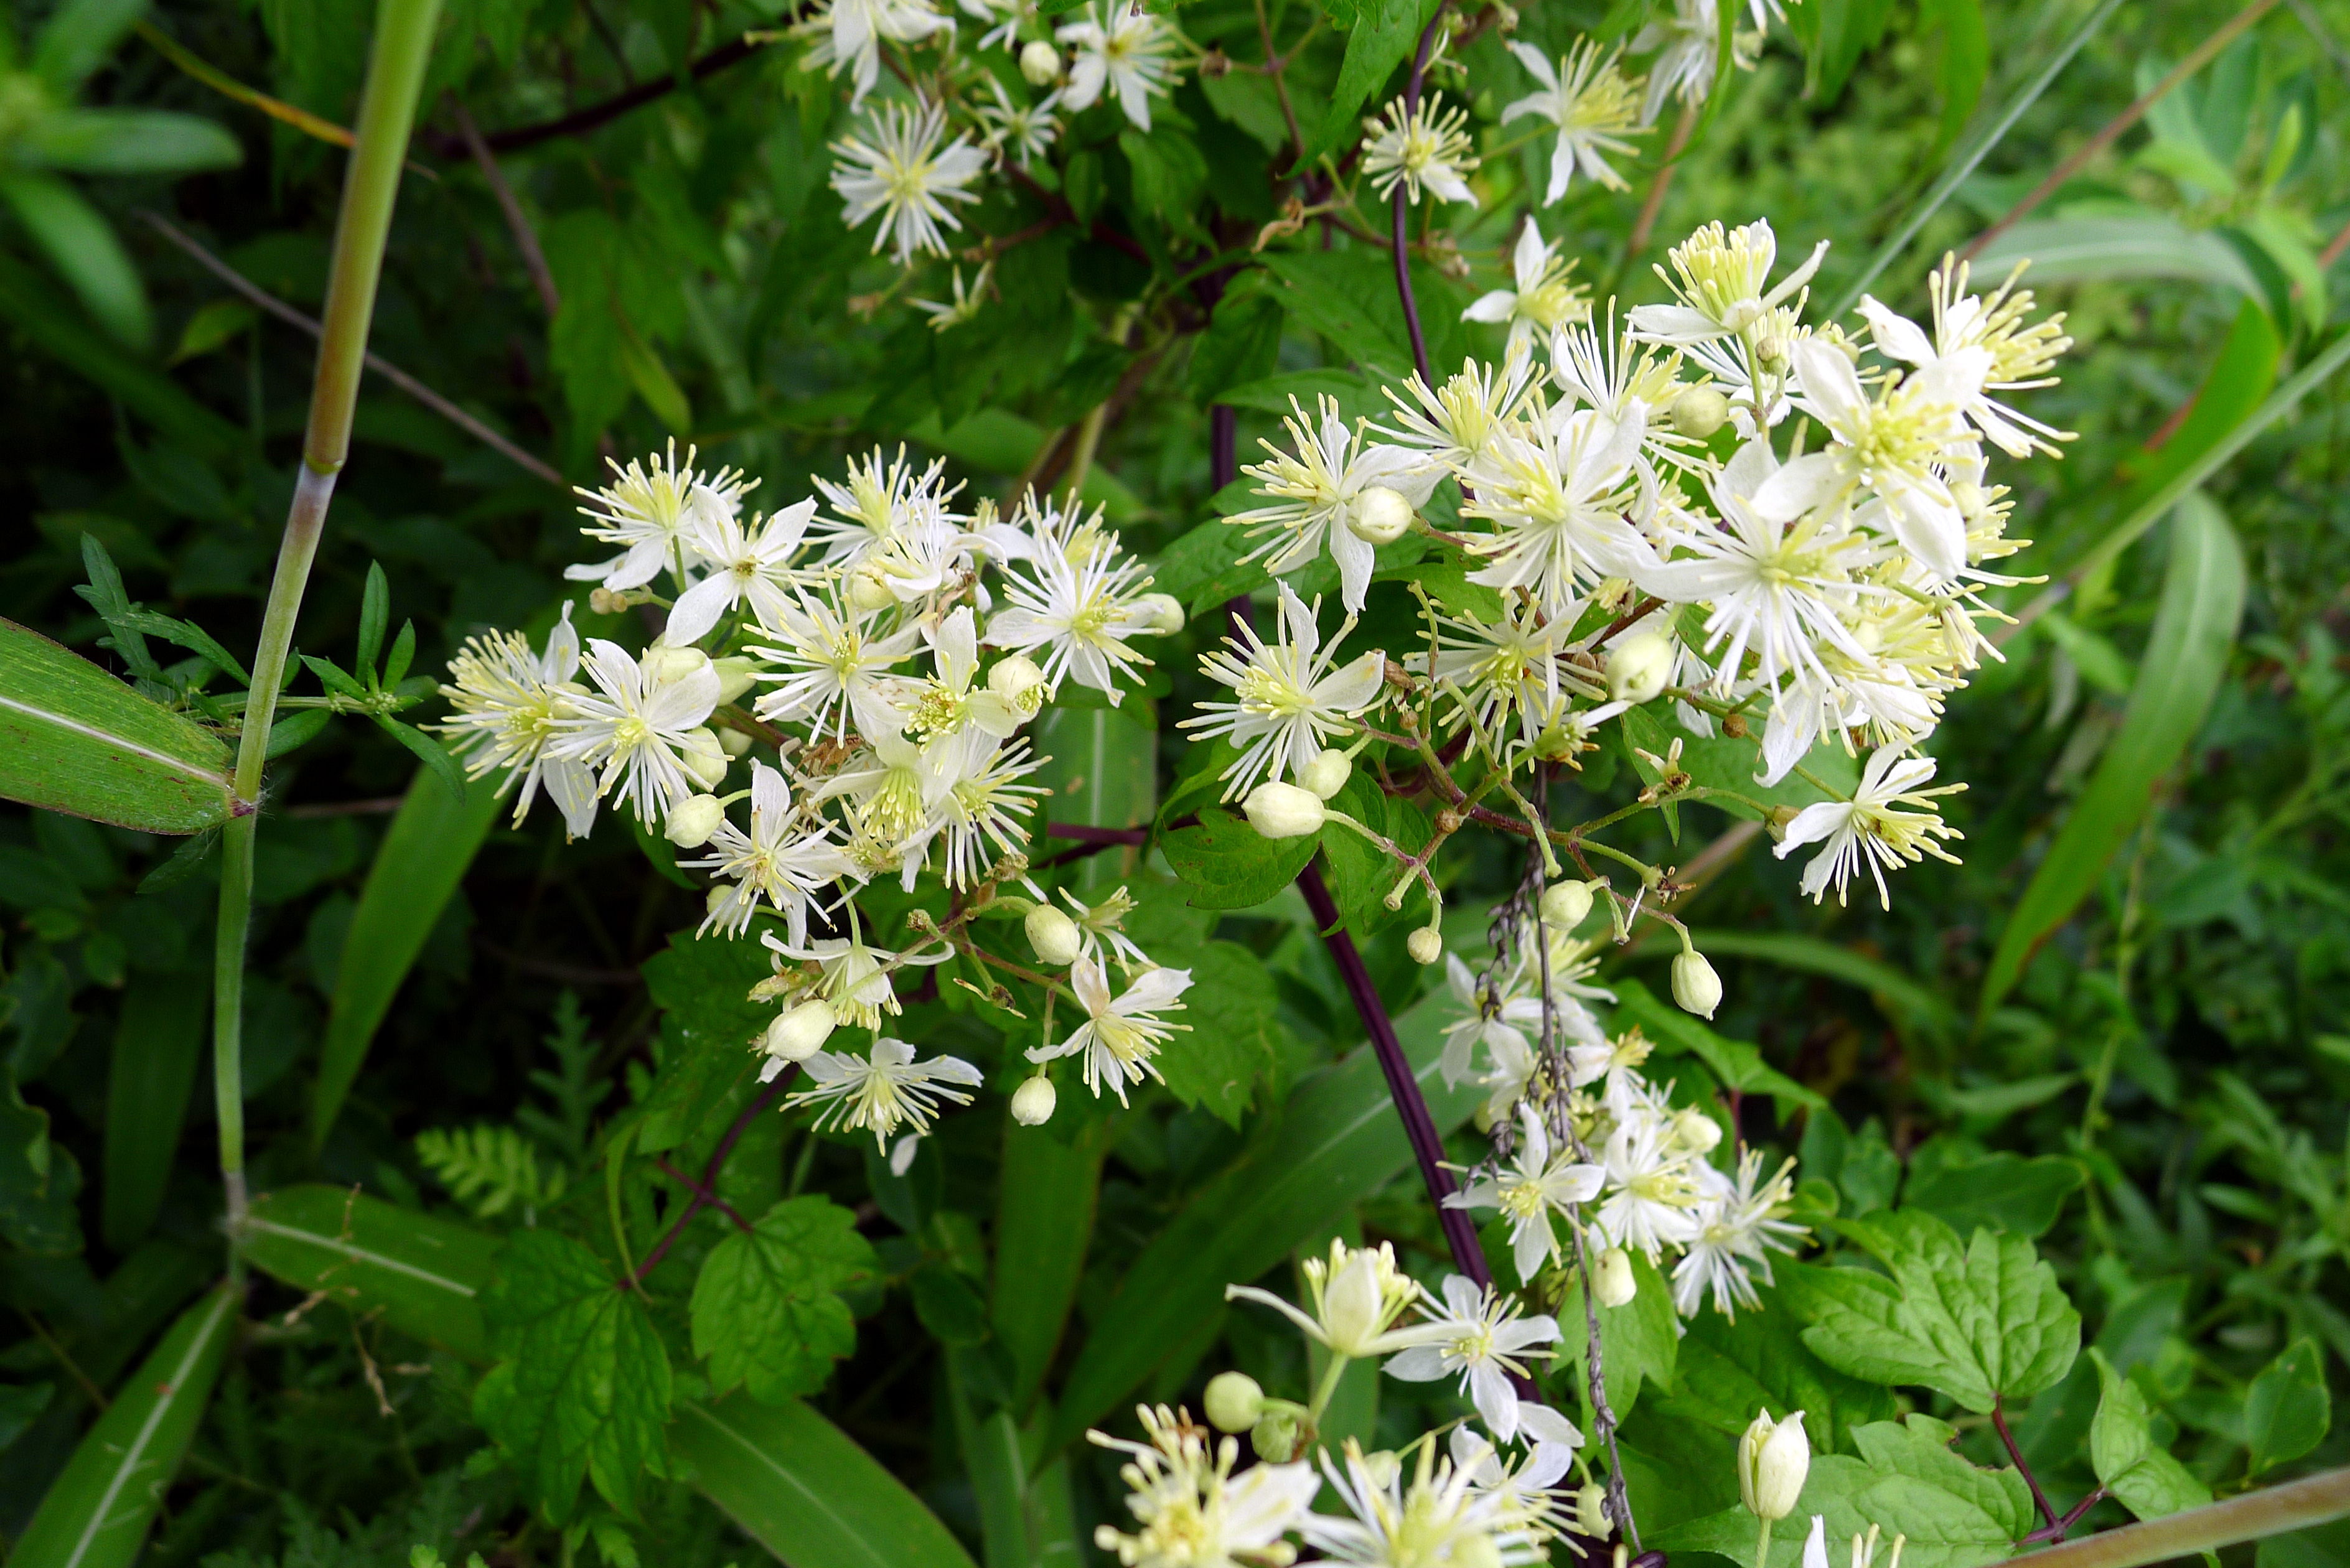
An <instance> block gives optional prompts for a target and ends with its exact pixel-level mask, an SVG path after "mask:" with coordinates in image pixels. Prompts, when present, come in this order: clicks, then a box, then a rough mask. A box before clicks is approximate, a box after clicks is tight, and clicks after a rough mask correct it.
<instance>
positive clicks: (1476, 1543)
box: [1444, 1532, 1502, 1568]
mask: <svg viewBox="0 0 2350 1568" xmlns="http://www.w3.org/2000/svg"><path fill="white" fill-rule="evenodd" d="M1444 1561H1445V1562H1446V1563H1450V1564H1451V1568H1502V1549H1501V1548H1500V1547H1498V1546H1496V1545H1494V1544H1493V1538H1492V1536H1490V1535H1486V1534H1483V1533H1482V1532H1481V1533H1479V1534H1475V1535H1456V1536H1454V1537H1453V1538H1452V1552H1451V1555H1450V1556H1448V1557H1446V1558H1445V1560H1444Z"/></svg>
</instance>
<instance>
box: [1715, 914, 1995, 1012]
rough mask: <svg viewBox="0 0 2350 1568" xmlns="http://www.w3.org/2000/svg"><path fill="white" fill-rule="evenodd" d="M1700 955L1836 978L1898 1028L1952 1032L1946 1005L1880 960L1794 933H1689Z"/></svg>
mask: <svg viewBox="0 0 2350 1568" xmlns="http://www.w3.org/2000/svg"><path fill="white" fill-rule="evenodd" d="M1690 940H1692V941H1694V942H1695V943H1697V946H1698V950H1699V951H1700V952H1703V953H1709V954H1718V955H1727V956H1728V957H1731V958H1752V959H1761V960H1762V961H1763V962H1765V963H1774V964H1777V965H1779V966H1780V967H1781V968H1783V969H1792V970H1797V971H1802V972H1803V973H1805V974H1816V975H1820V976H1823V977H1825V978H1826V979H1829V980H1835V981H1843V982H1844V983H1845V984H1846V985H1849V986H1852V987H1854V988H1855V989H1856V990H1859V991H1865V992H1867V993H1868V994H1869V997H1870V999H1871V1000H1872V1001H1874V1002H1876V1003H1877V1005H1878V1006H1879V1007H1880V1008H1882V1009H1884V1011H1885V1012H1886V1014H1887V1016H1888V1017H1890V1018H1891V1019H1893V1020H1894V1022H1896V1023H1899V1024H1900V1025H1902V1026H1903V1027H1904V1028H1907V1029H1915V1030H1918V1031H1919V1032H1921V1033H1926V1034H1929V1035H1932V1036H1934V1037H1935V1038H1938V1039H1948V1038H1950V1036H1951V1035H1953V1034H1954V1033H1957V1031H1958V1028H1959V1023H1960V1020H1959V1017H1958V1014H1957V1013H1956V1012H1954V1011H1953V1010H1952V1008H1951V1007H1950V1003H1948V1002H1944V1001H1943V1000H1942V999H1941V998H1940V997H1939V996H1937V995H1935V994H1934V992H1931V991H1929V990H1928V989H1927V988H1926V987H1925V986H1923V985H1920V984H1918V982H1917V981H1914V980H1912V979H1910V978H1909V977H1908V975H1906V974H1904V973H1902V972H1901V971H1899V970H1898V969H1896V968H1894V967H1893V966H1892V965H1891V964H1889V963H1887V962H1885V961H1883V960H1882V959H1874V958H1870V957H1868V956H1866V954H1863V953H1858V952H1855V951H1853V950H1851V949H1850V948H1845V947H1838V946H1837V945H1836V944H1835V943H1834V942H1830V941H1827V940H1824V939H1822V938H1819V937H1814V936H1806V935H1804V934H1803V933H1802V932H1799V931H1724V930H1712V929H1708V930H1700V931H1691V932H1690Z"/></svg>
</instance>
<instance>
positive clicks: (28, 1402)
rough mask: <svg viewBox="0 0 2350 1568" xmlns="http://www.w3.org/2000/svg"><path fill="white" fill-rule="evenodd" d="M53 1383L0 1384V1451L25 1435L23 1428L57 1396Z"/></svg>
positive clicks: (28, 1425)
mask: <svg viewBox="0 0 2350 1568" xmlns="http://www.w3.org/2000/svg"><path fill="white" fill-rule="evenodd" d="M55 1397H57V1385H56V1384H54V1383H8V1384H0V1453H5V1452H6V1451H7V1448H8V1445H9V1444H11V1443H13V1442H15V1441H16V1439H17V1438H21V1437H23V1436H24V1435H25V1429H26V1428H27V1427H30V1426H31V1425H32V1424H33V1423H34V1422H35V1421H36V1420H38V1419H40V1417H41V1413H42V1412H43V1411H45V1410H47V1408H48V1407H49V1401H50V1400H51V1399H53V1398H55Z"/></svg>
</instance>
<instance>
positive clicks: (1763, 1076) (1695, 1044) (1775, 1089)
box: [1610, 980, 1827, 1120]
mask: <svg viewBox="0 0 2350 1568" xmlns="http://www.w3.org/2000/svg"><path fill="white" fill-rule="evenodd" d="M1610 983H1611V985H1612V986H1613V988H1614V990H1615V992H1616V1014H1617V1023H1619V1024H1624V1023H1637V1024H1638V1025H1639V1026H1640V1028H1641V1029H1642V1030H1644V1031H1645V1032H1646V1033H1647V1034H1648V1038H1649V1039H1651V1040H1653V1041H1655V1042H1656V1044H1657V1048H1658V1049H1659V1051H1663V1052H1668V1053H1669V1052H1675V1051H1686V1052H1688V1053H1689V1054H1690V1055H1692V1056H1695V1057H1696V1058H1697V1059H1698V1060H1699V1061H1700V1062H1702V1063H1704V1064H1706V1067H1707V1068H1708V1069H1709V1070H1710V1071H1711V1073H1712V1074H1713V1075H1714V1077H1715V1078H1716V1079H1717V1080H1719V1081H1720V1082H1721V1085H1722V1087H1724V1088H1726V1089H1735V1090H1737V1091H1738V1092H1739V1093H1740V1094H1742V1095H1769V1096H1772V1097H1773V1099H1775V1100H1777V1101H1778V1102H1779V1116H1780V1119H1782V1120H1784V1119H1786V1118H1787V1117H1789V1116H1794V1112H1795V1107H1796V1106H1808V1107H1810V1108H1812V1109H1814V1110H1816V1109H1819V1108H1821V1107H1823V1106H1825V1105H1826V1104H1827V1102H1826V1101H1825V1100H1824V1099H1822V1098H1820V1096H1818V1095H1817V1094H1815V1093H1814V1092H1813V1091H1812V1090H1810V1089H1807V1088H1805V1087H1804V1085H1801V1084H1798V1083H1797V1082H1795V1080H1794V1079H1793V1078H1790V1077H1789V1076H1787V1075H1785V1074H1784V1073H1782V1072H1780V1071H1779V1070H1778V1069H1777V1068H1775V1067H1773V1066H1771V1065H1769V1064H1766V1063H1765V1062H1764V1061H1763V1051H1762V1048H1761V1047H1760V1046H1757V1045H1752V1044H1747V1043H1746V1042H1745V1041H1743V1040H1730V1039H1725V1038H1724V1037H1723V1036H1721V1035H1720V1034H1717V1033H1714V1032H1713V1031H1712V1030H1711V1029H1709V1028H1707V1027H1706V1025H1705V1023H1704V1021H1703V1020H1702V1019H1700V1018H1699V1017H1697V1016H1696V1015H1695V1014H1694V1013H1689V1012H1682V1011H1681V1010H1680V1009H1679V1008H1678V1007H1675V1006H1673V1005H1672V1004H1671V1003H1669V1002H1665V1001H1663V1000H1662V999H1660V998H1659V997H1658V996H1657V995H1656V993H1655V992H1651V991H1650V990H1649V989H1648V987H1647V986H1645V985H1643V984H1641V983H1640V982H1639V981H1637V980H1619V981H1611V982H1610Z"/></svg>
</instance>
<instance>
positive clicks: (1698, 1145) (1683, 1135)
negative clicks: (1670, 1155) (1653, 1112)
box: [1673, 1106, 1721, 1155]
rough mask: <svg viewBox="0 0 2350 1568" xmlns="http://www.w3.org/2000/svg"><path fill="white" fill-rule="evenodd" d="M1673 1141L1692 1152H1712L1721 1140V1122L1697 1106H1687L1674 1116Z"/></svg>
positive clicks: (1706, 1153) (1695, 1153) (1696, 1153)
mask: <svg viewBox="0 0 2350 1568" xmlns="http://www.w3.org/2000/svg"><path fill="white" fill-rule="evenodd" d="M1673 1141H1674V1142H1675V1143H1677V1144H1679V1146H1680V1147H1683V1148H1685V1149H1687V1150H1689V1151H1690V1153H1691V1154H1694V1155H1708V1154H1711V1153H1712V1152H1713V1151H1714V1148H1715V1147H1716V1146H1717V1145H1719V1144H1720V1143H1721V1123H1720V1122H1718V1121H1715V1120H1714V1119H1713V1118H1712V1117H1711V1116H1707V1115H1706V1114H1705V1113H1704V1112H1703V1111H1701V1110H1699V1109H1698V1108H1697V1107H1696V1106H1683V1107H1682V1108H1681V1109H1680V1110H1679V1112H1677V1113H1676V1114H1675V1115H1674V1116H1673Z"/></svg>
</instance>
